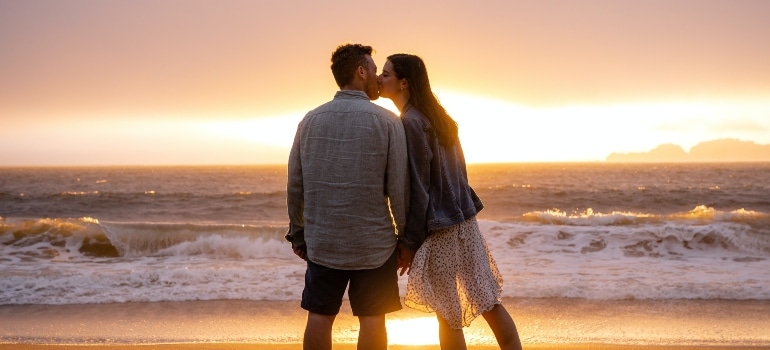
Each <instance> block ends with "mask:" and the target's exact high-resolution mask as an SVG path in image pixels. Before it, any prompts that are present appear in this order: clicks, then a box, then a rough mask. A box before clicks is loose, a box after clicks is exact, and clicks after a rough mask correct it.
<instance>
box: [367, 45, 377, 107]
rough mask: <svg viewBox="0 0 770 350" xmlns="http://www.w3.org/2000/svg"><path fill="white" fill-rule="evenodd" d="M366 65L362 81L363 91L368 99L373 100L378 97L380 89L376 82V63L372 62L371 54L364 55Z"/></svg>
mask: <svg viewBox="0 0 770 350" xmlns="http://www.w3.org/2000/svg"><path fill="white" fill-rule="evenodd" d="M366 62H367V66H366V67H364V68H365V69H366V81H365V83H364V92H365V93H366V96H368V97H369V99H370V100H372V101H374V100H376V99H377V98H379V97H380V90H379V88H378V86H377V85H378V84H377V65H376V64H374V60H373V59H372V56H369V55H367V56H366Z"/></svg>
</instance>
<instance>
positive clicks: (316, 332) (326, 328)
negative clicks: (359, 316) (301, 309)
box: [302, 312, 337, 350]
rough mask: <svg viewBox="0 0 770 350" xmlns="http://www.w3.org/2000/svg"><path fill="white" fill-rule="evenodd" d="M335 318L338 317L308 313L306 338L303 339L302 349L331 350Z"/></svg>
mask: <svg viewBox="0 0 770 350" xmlns="http://www.w3.org/2000/svg"><path fill="white" fill-rule="evenodd" d="M335 317H337V316H336V315H321V314H316V313H313V312H308V314H307V325H306V326H305V338H304V339H302V349H304V350H331V348H332V325H334V318H335Z"/></svg>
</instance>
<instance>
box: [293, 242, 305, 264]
mask: <svg viewBox="0 0 770 350" xmlns="http://www.w3.org/2000/svg"><path fill="white" fill-rule="evenodd" d="M291 250H293V251H294V255H296V256H298V257H299V258H300V259H302V260H305V261H307V246H304V245H303V246H301V247H296V248H295V247H292V248H291Z"/></svg>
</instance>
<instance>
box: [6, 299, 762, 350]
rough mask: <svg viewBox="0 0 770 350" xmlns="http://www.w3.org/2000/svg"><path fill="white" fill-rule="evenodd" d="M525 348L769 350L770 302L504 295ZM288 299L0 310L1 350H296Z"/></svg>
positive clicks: (407, 319)
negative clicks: (510, 297) (510, 296)
mask: <svg viewBox="0 0 770 350" xmlns="http://www.w3.org/2000/svg"><path fill="white" fill-rule="evenodd" d="M504 305H505V306H506V308H507V309H508V310H509V311H510V313H511V315H512V316H513V317H514V320H515V322H516V324H517V327H518V329H519V334H520V336H521V338H522V343H523V344H524V348H525V349H703V348H705V349H770V303H769V302H767V301H726V300H725V301H720V300H585V299H566V298H553V299H506V300H505V302H504ZM305 315H306V314H305V312H304V310H302V309H300V307H299V305H298V303H297V302H281V301H246V300H218V301H181V302H160V303H112V304H85V305H5V306H0V334H1V335H2V336H1V337H0V349H2V350H6V349H8V350H10V349H50V350H64V349H81V348H94V347H97V348H109V349H114V350H118V349H300V348H301V344H300V343H301V341H302V332H303V330H304V321H305ZM432 322H433V314H426V313H422V312H419V311H415V310H411V309H408V308H405V309H403V310H401V311H398V312H395V313H391V314H389V315H388V316H387V325H388V331H389V339H390V343H391V346H390V348H391V349H437V348H438V347H437V345H436V344H437V335H436V328H435V325H434V324H432ZM357 333H358V325H357V321H356V318H355V317H353V316H352V314H351V312H350V307H349V304H347V302H346V303H345V304H344V305H343V309H342V311H341V312H340V315H339V316H338V317H337V320H336V322H335V327H334V330H333V339H334V342H335V348H338V349H352V348H354V344H355V341H356V337H357ZM465 336H466V341H467V342H468V344H469V346H470V347H471V348H473V349H487V348H489V349H493V348H495V340H494V336H493V335H492V333H491V332H490V331H489V329H488V327H487V325H486V323H485V321H484V320H483V318H482V317H479V318H478V319H476V320H475V321H474V322H473V324H472V325H471V326H470V327H468V328H466V329H465Z"/></svg>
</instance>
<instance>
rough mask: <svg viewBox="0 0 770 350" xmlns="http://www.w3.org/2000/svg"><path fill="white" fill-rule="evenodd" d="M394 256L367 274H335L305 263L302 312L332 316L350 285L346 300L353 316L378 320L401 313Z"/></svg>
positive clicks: (349, 272) (332, 271) (346, 272)
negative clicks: (381, 317) (397, 312)
mask: <svg viewBox="0 0 770 350" xmlns="http://www.w3.org/2000/svg"><path fill="white" fill-rule="evenodd" d="M397 268H398V257H397V255H396V252H395V251H394V252H393V255H391V256H390V258H389V259H388V261H386V262H385V264H384V265H382V266H380V267H378V268H375V269H370V270H337V269H333V268H329V267H326V266H321V265H318V264H315V263H313V262H311V261H310V260H308V261H307V271H305V289H304V290H303V291H302V308H303V309H305V310H308V311H310V312H313V313H317V314H321V315H336V314H338V313H339V312H340V306H342V297H343V295H344V294H345V289H346V288H347V287H348V282H350V288H349V290H348V298H349V299H350V307H351V309H353V315H354V316H378V315H384V314H386V313H388V312H393V311H398V310H401V299H400V297H399V295H398V274H397Z"/></svg>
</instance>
